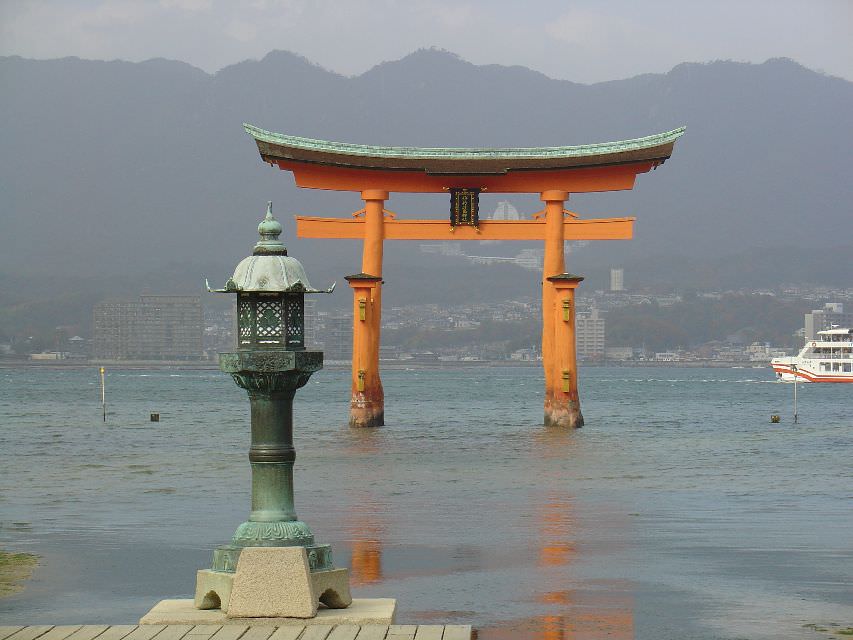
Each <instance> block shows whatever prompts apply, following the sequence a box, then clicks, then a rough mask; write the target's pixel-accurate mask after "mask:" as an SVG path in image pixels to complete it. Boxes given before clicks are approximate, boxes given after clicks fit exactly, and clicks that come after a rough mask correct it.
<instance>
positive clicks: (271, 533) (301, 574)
mask: <svg viewBox="0 0 853 640" xmlns="http://www.w3.org/2000/svg"><path fill="white" fill-rule="evenodd" d="M219 368H220V369H221V370H222V371H224V372H225V373H230V374H231V377H232V378H234V381H235V382H236V383H237V384H238V385H239V386H240V387H242V388H243V389H245V390H246V392H247V393H248V395H249V403H250V406H251V416H252V417H251V423H252V441H251V447H250V448H249V462H250V463H251V466H252V510H251V513H250V514H249V519H248V520H247V521H246V522H244V523H243V524H241V525H240V526H239V527H238V528H237V531H236V533H235V534H234V536H233V537H232V538H231V543H230V544H227V545H222V546H220V547H217V549H216V550H215V551H214V552H213V566H212V568H211V569H210V570H203V571H199V573H198V579H197V582H196V598H195V606H196V608H198V609H221V610H222V611H223V612H229V611H230V610H231V607H230V604H231V603H232V602H233V601H234V599H233V597H234V594H235V593H236V594H237V602H238V603H240V602H242V603H244V604H242V605H238V606H237V609H236V613H235V614H234V615H236V616H247V615H250V616H269V617H282V616H283V617H288V616H292V617H312V616H313V615H316V613H317V603H318V601H319V602H322V603H323V604H324V605H325V606H326V607H328V608H331V609H340V608H346V607H348V606H349V604H350V603H351V602H352V597H351V596H350V593H349V572H348V570H346V569H335V568H334V565H333V564H332V549H331V547H330V545H327V544H316V543H315V542H314V534H312V533H311V530H310V529H309V528H308V525H307V524H305V523H304V522H302V521H301V520H299V519H298V518H297V516H296V509H295V507H294V501H293V463H294V461H295V459H296V451H295V449H294V448H293V398H294V396H295V394H296V390H297V389H299V388H300V387H302V386H304V385H305V383H307V382H308V379H309V378H310V377H311V374H312V373H314V372H315V371H319V370H320V369H322V368H323V353H322V352H320V351H304V350H301V351H290V350H284V349H269V350H260V349H253V350H246V351H238V352H235V353H222V354H220V355H219ZM247 549H251V552H249V553H248V557H246V558H245V559H243V558H242V556H243V555H244V554H246V553H247V552H246V550H247ZM259 558H260V559H261V560H260V561H259V560H258V559H259ZM303 559H304V562H303V561H302V560H303ZM275 567H278V568H275ZM303 567H304V570H303ZM279 569H280V570H279ZM271 570H272V573H270V571H271ZM235 572H236V573H235ZM297 574H298V576H297ZM276 583H284V584H288V585H291V586H290V587H288V588H289V589H290V591H289V594H290V597H289V598H288V599H286V600H287V602H284V603H283V602H282V600H281V599H278V600H276V599H275V598H272V599H264V598H258V597H254V596H252V595H248V596H247V587H246V586H245V585H252V587H251V589H252V590H250V592H249V593H251V594H254V593H255V592H257V593H261V592H263V593H270V592H271V587H270V585H272V584H276ZM240 585H244V586H243V587H240ZM264 585H266V586H264ZM299 585H301V588H299ZM258 590H259V591H258ZM246 602H252V603H253V606H255V608H254V609H251V613H247V609H246V606H245V603H246ZM264 603H267V604H264ZM264 607H267V608H264ZM288 607H290V608H289V609H288ZM288 611H290V613H287V612H288ZM306 612H307V613H306ZM228 615H229V616H230V615H231V614H230V613H228Z"/></svg>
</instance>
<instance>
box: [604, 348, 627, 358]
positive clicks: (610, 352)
mask: <svg viewBox="0 0 853 640" xmlns="http://www.w3.org/2000/svg"><path fill="white" fill-rule="evenodd" d="M604 357H605V358H606V359H607V360H616V361H623V360H631V359H632V358H633V357H634V348H633V347H607V348H606V349H605V350H604Z"/></svg>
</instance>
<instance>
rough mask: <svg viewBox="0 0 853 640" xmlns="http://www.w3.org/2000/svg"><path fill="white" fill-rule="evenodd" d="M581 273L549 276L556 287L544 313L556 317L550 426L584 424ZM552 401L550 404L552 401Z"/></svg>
mask: <svg viewBox="0 0 853 640" xmlns="http://www.w3.org/2000/svg"><path fill="white" fill-rule="evenodd" d="M582 280H583V278H582V277H581V276H576V275H572V274H571V273H561V274H559V275H556V276H551V277H550V278H548V282H549V283H550V285H551V288H552V290H553V301H554V302H553V308H552V309H548V310H545V309H544V308H543V314H548V315H550V316H551V317H552V318H553V320H554V343H555V346H556V357H555V358H554V367H555V368H554V370H553V380H554V381H555V382H556V384H555V387H554V388H553V393H551V394H549V393H548V392H547V390H546V393H545V424H546V425H547V426H558V427H568V428H571V429H576V428H579V427H582V426H583V415H582V414H581V405H580V397H579V396H578V373H577V369H578V364H577V348H576V345H575V289H577V288H578V285H579V284H580V283H581V281H582ZM549 401H550V404H549Z"/></svg>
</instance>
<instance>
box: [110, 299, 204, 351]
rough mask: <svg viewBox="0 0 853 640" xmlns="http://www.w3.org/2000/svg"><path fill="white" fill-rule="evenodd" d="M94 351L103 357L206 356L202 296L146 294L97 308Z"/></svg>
mask: <svg viewBox="0 0 853 640" xmlns="http://www.w3.org/2000/svg"><path fill="white" fill-rule="evenodd" d="M93 328H94V332H93V333H94V348H93V355H94V357H95V358H97V359H102V360H198V359H200V358H202V357H203V351H202V344H203V342H202V340H203V334H204V317H203V315H202V309H201V297H200V296H159V295H143V296H140V297H139V299H138V300H132V301H127V300H107V301H104V302H100V303H98V304H97V305H96V306H95V309H94V327H93Z"/></svg>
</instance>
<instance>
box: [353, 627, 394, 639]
mask: <svg viewBox="0 0 853 640" xmlns="http://www.w3.org/2000/svg"><path fill="white" fill-rule="evenodd" d="M387 633H388V625H387V624H366V625H363V626H362V627H361V631H359V632H358V636H356V640H385V635H386V634H387Z"/></svg>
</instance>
